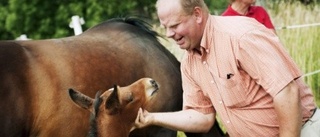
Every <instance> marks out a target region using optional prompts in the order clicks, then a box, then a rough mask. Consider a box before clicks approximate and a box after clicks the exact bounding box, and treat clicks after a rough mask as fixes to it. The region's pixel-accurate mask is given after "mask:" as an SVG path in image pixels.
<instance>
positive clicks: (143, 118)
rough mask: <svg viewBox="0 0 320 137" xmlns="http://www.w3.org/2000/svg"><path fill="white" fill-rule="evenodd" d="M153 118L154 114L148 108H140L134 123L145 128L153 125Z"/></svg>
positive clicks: (136, 126)
mask: <svg viewBox="0 0 320 137" xmlns="http://www.w3.org/2000/svg"><path fill="white" fill-rule="evenodd" d="M152 119H153V117H152V114H151V113H149V112H148V111H147V110H142V108H139V111H138V115H137V118H136V121H135V124H134V127H135V128H144V127H146V126H149V125H151V120H152Z"/></svg>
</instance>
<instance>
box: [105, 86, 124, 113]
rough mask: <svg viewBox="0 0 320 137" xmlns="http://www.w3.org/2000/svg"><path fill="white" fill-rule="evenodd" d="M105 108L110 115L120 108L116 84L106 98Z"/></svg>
mask: <svg viewBox="0 0 320 137" xmlns="http://www.w3.org/2000/svg"><path fill="white" fill-rule="evenodd" d="M105 107H106V110H107V112H108V113H109V114H110V115H113V114H116V113H118V112H119V109H120V101H119V95H118V86H117V85H114V87H113V91H112V93H111V94H110V96H109V97H108V99H107V100H106V104H105Z"/></svg>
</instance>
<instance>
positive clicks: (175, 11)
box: [157, 0, 201, 50]
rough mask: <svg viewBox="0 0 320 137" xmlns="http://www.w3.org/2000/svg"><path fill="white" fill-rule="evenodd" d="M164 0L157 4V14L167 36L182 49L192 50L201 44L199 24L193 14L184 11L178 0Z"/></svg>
mask: <svg viewBox="0 0 320 137" xmlns="http://www.w3.org/2000/svg"><path fill="white" fill-rule="evenodd" d="M164 1H166V0H162V1H160V2H159V3H158V5H157V14H158V17H159V19H160V23H161V25H162V26H163V27H164V28H165V29H166V36H167V37H168V38H172V39H173V40H175V41H176V44H178V45H179V46H180V48H181V49H186V50H192V49H194V48H197V47H198V46H199V43H200V40H201V35H200V36H199V31H200V30H199V29H198V26H199V25H198V24H197V23H196V18H195V17H194V16H193V15H187V14H186V13H185V12H183V10H182V8H181V6H180V3H179V1H178V0H173V1H171V0H167V1H168V2H169V4H165V5H164V3H165V2H164ZM199 37H200V38H199Z"/></svg>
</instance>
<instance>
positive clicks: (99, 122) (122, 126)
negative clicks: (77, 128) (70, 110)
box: [69, 78, 158, 137]
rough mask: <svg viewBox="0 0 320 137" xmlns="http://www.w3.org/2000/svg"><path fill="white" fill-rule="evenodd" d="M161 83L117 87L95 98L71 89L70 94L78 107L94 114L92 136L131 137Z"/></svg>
mask: <svg viewBox="0 0 320 137" xmlns="http://www.w3.org/2000/svg"><path fill="white" fill-rule="evenodd" d="M157 90H158V84H157V83H156V81H155V80H153V79H150V78H142V79H140V80H138V81H136V82H134V83H133V84H131V85H129V86H126V87H119V86H116V85H115V86H114V87H113V88H112V89H109V90H107V91H105V92H104V93H101V92H98V93H97V94H96V97H95V99H92V98H90V97H88V96H86V95H84V94H82V93H80V92H77V91H75V90H73V89H69V95H70V97H71V99H72V100H73V102H75V103H76V104H77V105H78V106H80V107H82V108H84V109H87V110H89V111H90V112H91V116H90V122H91V124H90V132H89V136H99V137H127V136H128V135H129V132H130V129H131V128H132V127H133V125H134V121H135V119H136V117H137V113H138V110H139V108H140V107H142V108H143V107H144V106H145V105H146V104H147V102H148V100H149V99H150V98H151V97H152V95H153V93H155V91H157Z"/></svg>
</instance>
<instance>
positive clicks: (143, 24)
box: [107, 17, 160, 37]
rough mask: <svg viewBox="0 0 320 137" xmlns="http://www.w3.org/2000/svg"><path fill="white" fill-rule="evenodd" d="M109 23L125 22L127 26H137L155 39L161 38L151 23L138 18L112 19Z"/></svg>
mask: <svg viewBox="0 0 320 137" xmlns="http://www.w3.org/2000/svg"><path fill="white" fill-rule="evenodd" d="M107 22H123V23H127V24H131V25H133V26H136V27H138V28H140V29H142V30H143V31H145V32H147V33H148V34H150V35H151V36H153V37H157V36H160V35H159V34H158V33H157V32H156V31H154V30H152V26H151V24H150V23H148V22H146V21H145V20H142V19H141V18H138V17H119V18H112V19H110V20H108V21H107Z"/></svg>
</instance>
